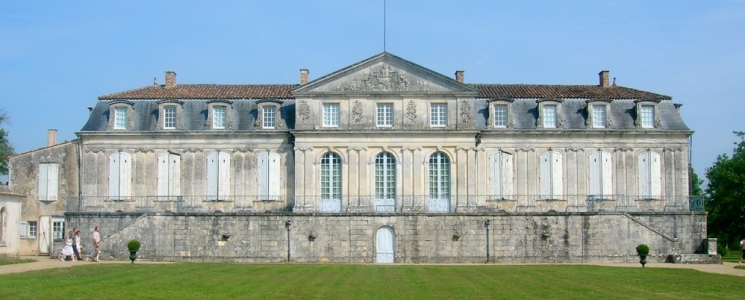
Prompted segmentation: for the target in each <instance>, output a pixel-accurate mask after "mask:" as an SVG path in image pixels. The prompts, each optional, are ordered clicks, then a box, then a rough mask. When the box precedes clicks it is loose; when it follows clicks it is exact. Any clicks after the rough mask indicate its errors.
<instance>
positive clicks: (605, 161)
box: [600, 151, 613, 195]
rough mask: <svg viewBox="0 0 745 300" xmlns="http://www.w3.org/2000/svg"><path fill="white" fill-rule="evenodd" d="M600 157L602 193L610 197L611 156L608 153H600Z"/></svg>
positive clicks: (611, 180)
mask: <svg viewBox="0 0 745 300" xmlns="http://www.w3.org/2000/svg"><path fill="white" fill-rule="evenodd" d="M600 153H601V154H602V156H601V159H602V161H601V166H600V168H601V175H602V184H601V187H602V191H601V192H602V193H603V195H610V194H612V193H613V156H612V154H611V153H610V152H606V151H602V152H600Z"/></svg>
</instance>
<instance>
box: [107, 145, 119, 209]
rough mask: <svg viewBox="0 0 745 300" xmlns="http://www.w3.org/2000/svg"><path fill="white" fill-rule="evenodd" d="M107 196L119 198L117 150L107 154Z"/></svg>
mask: <svg viewBox="0 0 745 300" xmlns="http://www.w3.org/2000/svg"><path fill="white" fill-rule="evenodd" d="M109 197H111V198H117V199H118V198H119V152H116V153H112V154H111V155H109Z"/></svg>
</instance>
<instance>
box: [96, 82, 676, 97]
mask: <svg viewBox="0 0 745 300" xmlns="http://www.w3.org/2000/svg"><path fill="white" fill-rule="evenodd" d="M299 86H300V85H299V84H243V85H239V84H179V85H176V86H175V87H172V88H166V87H164V86H162V85H153V86H147V87H143V88H139V89H134V90H129V91H124V92H120V93H114V94H108V95H103V96H100V97H98V100H116V99H127V100H149V99H294V96H293V95H292V94H291V93H290V91H291V90H292V89H294V88H297V87H299ZM468 86H471V87H473V88H476V89H477V90H479V94H478V96H477V97H476V98H516V99H520V98H528V99H536V98H562V99H593V98H601V99H660V100H671V99H672V98H671V97H670V96H665V95H660V94H655V93H650V92H645V91H640V90H636V89H632V88H627V87H622V86H609V87H601V86H597V85H545V84H468Z"/></svg>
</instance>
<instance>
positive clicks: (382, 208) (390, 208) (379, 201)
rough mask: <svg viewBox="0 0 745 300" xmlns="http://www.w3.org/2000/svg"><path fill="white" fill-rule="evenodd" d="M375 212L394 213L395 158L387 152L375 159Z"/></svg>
mask: <svg viewBox="0 0 745 300" xmlns="http://www.w3.org/2000/svg"><path fill="white" fill-rule="evenodd" d="M375 211H376V212H395V211H396V158H394V157H393V155H392V154H390V153H388V152H383V153H380V154H378V156H376V157H375Z"/></svg>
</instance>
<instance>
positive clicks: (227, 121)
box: [205, 99, 233, 130]
mask: <svg viewBox="0 0 745 300" xmlns="http://www.w3.org/2000/svg"><path fill="white" fill-rule="evenodd" d="M218 107H219V108H224V109H225V113H224V115H223V117H224V121H223V124H222V126H216V125H220V124H216V123H215V122H217V119H216V116H215V110H216V108H218ZM207 110H208V114H209V115H208V117H207V121H206V122H205V127H206V128H207V129H211V130H228V129H231V128H232V126H233V101H229V100H222V99H217V100H210V101H207Z"/></svg>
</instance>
